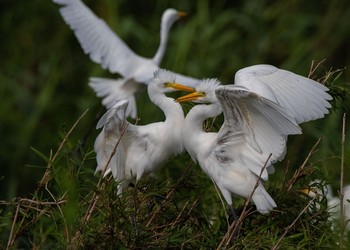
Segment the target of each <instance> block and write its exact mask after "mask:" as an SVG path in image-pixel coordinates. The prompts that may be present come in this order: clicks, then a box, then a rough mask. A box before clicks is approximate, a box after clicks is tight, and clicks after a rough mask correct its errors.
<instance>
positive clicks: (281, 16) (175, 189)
mask: <svg viewBox="0 0 350 250" xmlns="http://www.w3.org/2000/svg"><path fill="white" fill-rule="evenodd" d="M84 2H86V3H87V4H88V5H89V6H90V7H91V8H92V9H93V10H94V12H95V13H97V14H98V15H99V16H101V17H102V18H103V19H104V20H105V21H106V22H107V23H108V24H109V25H110V26H111V27H112V28H113V30H115V31H117V33H118V34H119V35H120V36H121V37H122V38H123V39H124V40H125V41H126V43H127V44H128V45H130V47H131V48H132V49H133V50H135V51H136V52H137V53H138V54H140V55H144V56H146V57H147V56H148V57H151V56H153V53H154V52H155V50H156V48H157V46H158V43H159V37H158V31H159V20H160V16H161V13H162V11H163V10H164V9H165V8H167V7H175V8H177V9H181V10H185V11H186V12H188V13H189V17H188V18H187V20H185V21H184V22H182V21H180V22H179V23H177V24H175V26H174V28H173V30H172V31H171V37H170V40H169V46H168V49H167V51H166V55H165V58H164V60H163V62H162V67H164V68H167V69H170V70H174V71H176V72H179V73H182V74H186V75H190V76H194V77H197V78H204V77H217V78H219V79H220V80H221V81H222V82H225V83H230V82H232V81H233V77H234V73H235V72H236V71H237V70H238V69H240V68H242V67H245V66H249V65H253V64H258V63H268V64H273V65H276V66H278V67H280V68H284V69H287V70H291V71H293V72H296V73H298V74H301V75H309V74H310V77H313V78H314V79H317V80H319V81H321V82H323V83H324V84H326V85H327V86H328V87H329V88H330V89H331V94H332V95H333V96H334V97H335V100H334V102H333V106H334V108H333V109H332V110H331V113H330V114H329V115H327V116H326V117H325V118H324V119H321V120H318V121H314V122H309V123H307V124H303V125H302V127H303V132H304V134H303V135H299V136H293V137H291V138H290V140H289V143H288V153H287V155H286V157H285V159H284V161H283V162H281V163H278V164H277V165H276V173H275V174H274V175H271V178H270V180H269V181H268V182H266V183H265V186H266V187H267V188H268V191H269V193H270V194H271V195H272V197H274V199H275V200H276V202H277V204H278V208H277V210H276V211H274V212H272V213H271V214H270V215H268V216H263V215H260V214H258V213H257V212H256V211H254V207H252V206H250V205H248V206H244V201H243V200H242V199H240V198H237V199H235V206H236V207H238V208H240V209H241V211H242V213H241V219H242V221H241V222H240V223H239V224H240V227H237V228H236V230H235V226H236V224H231V223H232V218H228V217H227V213H228V212H227V211H226V210H227V207H226V206H225V205H223V203H222V201H221V200H220V196H219V194H218V192H217V191H216V189H215V187H214V185H213V184H212V183H211V182H210V180H208V178H207V177H206V175H205V174H204V173H202V171H201V170H200V168H199V166H197V165H196V164H194V163H193V162H192V161H191V159H190V157H189V156H188V155H187V154H186V153H184V154H182V155H180V156H179V157H176V158H174V159H171V160H170V161H169V162H168V163H167V164H166V166H165V167H164V168H162V169H161V170H159V171H158V172H157V173H156V174H155V177H149V178H144V179H143V180H142V181H141V183H138V184H137V186H136V187H135V188H129V189H128V190H127V191H126V193H125V195H123V196H122V197H117V195H116V183H115V182H114V181H113V180H111V179H102V178H101V177H100V176H99V175H94V168H95V154H94V152H93V142H94V139H95V138H96V135H97V133H98V132H99V131H96V130H95V125H96V121H97V119H98V118H99V117H100V116H101V115H102V114H103V112H104V108H103V107H102V106H101V104H100V99H99V98H96V96H95V95H94V93H93V91H92V90H91V89H90V88H89V87H88V85H87V82H88V78H89V77H90V76H111V75H110V74H109V73H108V72H106V71H104V70H102V69H101V68H100V67H99V65H96V64H94V63H92V62H91V61H90V59H89V58H88V57H87V56H86V55H84V54H83V51H82V49H81V48H80V46H79V44H78V43H77V41H76V39H75V37H74V35H73V32H72V31H71V30H70V29H69V28H68V26H67V25H66V24H65V23H64V22H63V20H62V18H61V17H60V15H59V12H58V6H56V5H55V4H53V3H52V2H51V1H49V0H47V1H41V0H40V1H39V0H31V1H11V0H3V1H1V2H0V18H1V22H0V32H1V33H0V37H1V39H0V45H1V46H0V55H1V59H2V60H1V62H0V82H1V83H0V94H1V107H0V133H1V136H2V144H3V146H2V149H1V151H0V154H1V155H0V166H1V167H0V190H1V192H0V249H2V248H6V247H8V248H9V249H16V248H22V249H26V248H32V249H49V248H52V247H55V248H94V249H103V248H106V247H107V248H112V249H136V248H142V249H143V248H161V249H162V248H185V249H193V248H194V249H199V248H202V249H213V248H219V249H221V248H232V249H271V248H274V249H278V248H280V249H319V248H322V249H334V248H337V247H340V248H343V249H346V248H347V247H348V248H349V247H350V246H349V244H350V243H349V240H350V236H349V233H346V234H345V237H344V238H343V237H342V236H341V235H342V234H343V232H342V230H340V229H339V228H340V227H339V226H338V225H337V223H334V221H333V220H332V219H331V217H330V214H329V212H328V211H327V204H326V203H327V201H326V199H325V198H324V196H321V197H315V198H310V197H308V196H306V195H304V194H303V193H301V192H300V190H301V189H302V188H305V187H307V185H308V184H309V183H310V181H312V180H314V179H322V180H325V181H326V182H327V183H330V184H331V185H332V188H333V192H334V193H337V190H339V189H340V181H339V180H340V177H341V173H343V174H344V183H347V184H350V175H349V173H350V171H349V165H350V159H349V155H350V141H349V140H348V139H347V140H345V142H344V143H343V144H342V134H343V136H345V133H342V127H343V126H344V124H345V127H349V126H348V125H347V126H346V124H349V121H347V120H348V118H347V119H346V120H345V122H344V123H343V113H344V112H347V113H349V107H350V106H349V102H348V100H349V96H348V94H349V79H350V73H349V70H348V69H346V67H348V66H349V62H350V57H349V45H348V41H349V39H350V31H349V27H348V20H350V9H349V8H348V6H347V3H346V2H344V1H341V0H334V1H326V0H321V1H317V2H316V1H307V2H305V1H301V0H291V1H266V0H262V1H228V0H218V1H209V0H197V1H185V0H180V1H177V2H176V3H175V2H173V1H165V0H164V1H133V2H132V3H131V2H130V1H126V0H120V1H113V0H99V1H92V0H89V1H88V0H86V1H84ZM320 62H322V63H321V64H319V63H320ZM316 66H317V67H316ZM314 69H315V70H314ZM112 77H117V76H112ZM138 102H139V105H138V108H139V117H140V120H139V121H138V122H139V123H142V124H147V123H149V122H154V121H158V120H160V119H163V117H162V114H161V112H160V111H159V110H158V108H156V107H155V106H154V105H152V104H151V103H150V102H149V100H148V96H147V94H146V92H145V91H143V92H141V93H140V94H139V98H138ZM141 104H142V105H141ZM190 107H191V106H190V105H186V106H184V109H185V110H186V111H188V110H189V109H190ZM348 117H349V115H348ZM219 120H220V119H217V120H215V121H214V122H212V121H210V122H208V124H209V125H211V124H214V126H213V128H212V129H214V130H215V128H216V127H218V125H219V123H218V121H219ZM346 121H347V122H346ZM209 125H208V126H209ZM346 135H349V132H348V131H346ZM319 138H322V139H321V140H320V141H319ZM316 144H317V145H316ZM314 145H316V147H314ZM342 148H343V149H344V153H343V154H342ZM342 163H343V165H344V168H345V169H344V171H341V167H340V166H341V165H342ZM318 188H319V189H320V190H323V189H322V186H320V187H318ZM336 220H337V219H336ZM343 240H344V241H343Z"/></svg>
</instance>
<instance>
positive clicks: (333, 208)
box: [301, 180, 350, 231]
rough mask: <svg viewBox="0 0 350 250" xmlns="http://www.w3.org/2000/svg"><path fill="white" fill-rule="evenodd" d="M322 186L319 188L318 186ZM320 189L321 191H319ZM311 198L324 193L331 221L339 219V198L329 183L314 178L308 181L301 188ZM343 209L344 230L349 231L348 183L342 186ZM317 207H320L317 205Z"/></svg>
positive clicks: (349, 190)
mask: <svg viewBox="0 0 350 250" xmlns="http://www.w3.org/2000/svg"><path fill="white" fill-rule="evenodd" d="M320 186H321V187H322V189H320V188H319V187H320ZM321 190H322V191H321ZM301 191H302V192H303V193H305V194H307V195H308V196H310V197H311V198H314V197H315V196H319V197H322V196H324V195H325V198H326V200H327V208H328V212H329V214H330V215H331V216H330V217H331V218H330V219H331V221H332V222H336V221H339V218H340V199H339V197H338V196H335V195H333V192H332V187H331V185H329V184H328V185H325V183H324V182H323V181H321V180H315V181H312V182H311V183H310V187H308V188H306V189H303V190H301ZM343 193H344V197H343V206H344V207H343V210H344V218H343V219H344V226H345V230H346V231H350V223H349V220H350V185H346V186H344V188H343ZM317 208H320V207H319V206H318V207H317Z"/></svg>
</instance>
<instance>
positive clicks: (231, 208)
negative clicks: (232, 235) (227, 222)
mask: <svg viewBox="0 0 350 250" xmlns="http://www.w3.org/2000/svg"><path fill="white" fill-rule="evenodd" d="M229 207H230V211H231V215H232V216H233V220H234V221H235V222H238V218H239V217H238V215H237V213H236V210H235V208H234V207H233V205H232V204H230V205H229Z"/></svg>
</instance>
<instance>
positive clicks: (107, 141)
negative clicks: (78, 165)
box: [94, 100, 128, 180]
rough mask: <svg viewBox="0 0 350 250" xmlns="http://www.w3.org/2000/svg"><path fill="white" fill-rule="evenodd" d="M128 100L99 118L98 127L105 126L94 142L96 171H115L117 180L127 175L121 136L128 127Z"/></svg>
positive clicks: (114, 174)
mask: <svg viewBox="0 0 350 250" xmlns="http://www.w3.org/2000/svg"><path fill="white" fill-rule="evenodd" d="M127 106H128V101H126V100H123V101H120V102H118V103H117V104H116V105H114V106H113V107H112V108H111V109H109V110H108V111H107V112H106V113H105V114H104V115H103V116H102V117H101V119H100V120H99V122H98V123H97V126H96V128H97V129H99V128H103V129H102V131H101V133H100V134H99V135H98V136H97V138H96V140H95V144H94V149H95V152H96V161H97V167H96V172H98V171H102V172H103V173H104V174H105V175H107V174H108V173H109V172H111V171H112V172H113V176H114V178H115V179H117V180H122V179H123V178H124V176H125V168H124V166H125V149H124V147H123V143H121V138H122V135H123V133H124V130H125V129H127V124H128V123H127V121H126V120H125V118H126V117H125V112H126V108H127Z"/></svg>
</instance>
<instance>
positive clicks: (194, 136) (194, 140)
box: [182, 103, 222, 160]
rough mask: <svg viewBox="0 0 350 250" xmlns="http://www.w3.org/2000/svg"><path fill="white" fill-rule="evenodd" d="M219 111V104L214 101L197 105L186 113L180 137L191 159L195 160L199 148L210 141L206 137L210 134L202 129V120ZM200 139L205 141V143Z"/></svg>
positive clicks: (219, 112) (218, 113)
mask: <svg viewBox="0 0 350 250" xmlns="http://www.w3.org/2000/svg"><path fill="white" fill-rule="evenodd" d="M221 112H222V110H221V107H220V104H219V103H215V104H209V105H205V104H202V105H197V106H195V107H193V108H192V109H191V110H190V112H189V113H188V114H187V116H186V119H185V123H184V126H183V134H182V138H183V142H184V146H185V148H186V150H187V152H188V153H189V154H190V155H191V157H192V159H193V160H197V158H198V157H197V156H198V152H199V151H200V148H203V147H206V146H207V145H209V143H210V142H209V141H208V140H207V139H208V137H209V136H212V135H210V134H209V133H206V132H205V131H203V122H204V121H205V120H206V119H208V118H211V117H215V116H218V115H220V114H221ZM211 138H212V137H211ZM202 141H205V142H206V143H205V144H206V145H204V143H202Z"/></svg>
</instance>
